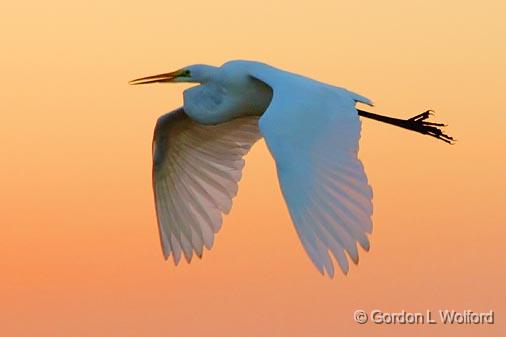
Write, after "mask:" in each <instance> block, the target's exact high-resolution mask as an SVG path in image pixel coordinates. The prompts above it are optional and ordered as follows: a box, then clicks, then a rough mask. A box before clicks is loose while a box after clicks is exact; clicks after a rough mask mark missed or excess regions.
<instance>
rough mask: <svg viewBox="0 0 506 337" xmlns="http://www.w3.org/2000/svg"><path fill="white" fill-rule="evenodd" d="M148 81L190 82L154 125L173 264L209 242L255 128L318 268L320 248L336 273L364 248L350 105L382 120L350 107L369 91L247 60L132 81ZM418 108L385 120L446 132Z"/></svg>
mask: <svg viewBox="0 0 506 337" xmlns="http://www.w3.org/2000/svg"><path fill="white" fill-rule="evenodd" d="M152 82H196V83H199V85H197V86H194V87H192V88H189V89H187V90H186V91H185V92H184V107H183V108H180V109H177V110H176V111H173V112H171V113H169V114H167V115H165V116H162V117H161V118H160V119H159V120H158V123H157V126H156V128H155V136H154V140H153V188H154V192H155V202H156V210H157V216H158V225H159V231H160V239H161V243H162V248H163V251H164V255H165V257H166V258H167V257H168V256H169V255H172V256H173V259H174V261H175V263H176V264H177V263H178V262H179V260H180V257H181V254H183V255H184V256H185V258H186V260H187V261H190V260H191V258H192V256H193V253H194V252H195V253H196V254H197V255H198V256H199V257H200V256H202V252H203V247H204V246H205V247H207V248H208V249H210V248H211V246H212V244H213V240H214V233H216V232H217V231H218V230H219V228H220V226H221V223H222V214H223V213H228V212H229V211H230V208H231V206H232V198H233V197H234V196H235V195H236V193H237V183H238V181H239V179H240V178H241V171H242V168H243V166H244V160H243V156H244V155H245V154H246V153H247V152H248V151H249V149H250V148H251V146H252V145H253V144H254V143H255V142H256V140H258V139H259V138H260V137H262V136H263V137H264V138H265V140H266V143H267V146H268V148H269V150H270V152H271V154H272V155H273V157H274V159H275V162H276V167H277V172H278V178H279V181H280V185H281V190H282V192H283V196H284V198H285V201H286V203H287V206H288V209H289V211H290V216H291V218H292V221H293V223H294V224H295V228H296V230H297V233H298V234H299V237H300V239H301V241H302V243H303V246H304V248H305V249H306V252H307V253H308V255H309V256H310V258H311V260H312V262H313V263H314V264H315V266H316V267H317V268H318V269H319V270H320V272H321V273H324V272H325V271H326V272H327V274H328V275H329V276H331V277H332V276H333V274H334V263H333V260H332V258H331V257H330V256H329V253H330V254H331V256H333V257H334V260H335V261H337V263H338V264H339V266H340V267H341V269H342V270H343V272H344V273H346V272H347V271H348V268H349V266H348V258H350V259H351V261H353V262H354V263H357V262H358V251H357V245H356V244H357V243H358V244H359V245H360V246H362V247H363V248H364V249H365V250H368V249H369V240H368V237H367V235H368V234H370V233H371V231H372V222H371V215H372V190H371V188H370V186H369V184H368V182H367V177H366V175H365V172H364V169H363V166H362V163H361V162H360V160H359V159H358V157H357V152H358V140H359V137H360V120H359V113H360V112H362V113H366V114H369V115H370V116H373V117H371V118H374V119H378V120H382V119H381V118H383V119H384V118H389V117H384V116H381V115H375V114H371V113H367V112H363V111H361V110H359V111H357V109H356V108H355V103H356V102H361V103H365V104H369V105H372V103H371V101H370V100H369V99H367V98H365V97H363V96H361V95H358V94H355V93H353V92H350V91H348V90H346V89H343V88H338V87H334V86H331V85H328V84H324V83H321V82H318V81H315V80H312V79H309V78H307V77H303V76H300V75H297V74H293V73H289V72H285V71H282V70H279V69H276V68H274V67H271V66H269V65H266V64H263V63H259V62H252V61H231V62H228V63H225V64H224V65H223V66H221V67H212V66H207V65H194V66H189V67H186V68H183V69H181V70H178V71H176V72H173V73H167V74H162V75H156V76H150V77H145V78H141V79H138V80H134V81H133V84H143V83H152ZM374 116H376V117H374ZM420 116H421V115H420ZM420 116H417V117H414V118H415V119H410V120H407V121H403V120H398V119H393V118H390V119H391V120H395V121H398V122H391V121H386V122H387V123H391V124H395V125H398V126H402V127H405V128H408V129H411V130H415V131H418V132H422V133H428V134H431V133H430V132H435V131H434V130H433V129H436V130H437V131H438V132H439V133H438V134H437V135H435V136H436V137H438V138H442V136H441V135H443V136H445V137H447V136H446V135H444V134H442V133H441V132H440V130H439V129H437V128H435V127H434V126H433V125H436V124H433V123H428V122H423V120H424V119H426V118H427V116H425V115H424V116H422V117H420ZM368 117H369V116H368ZM416 118H418V119H416ZM383 121H384V120H383ZM403 123H404V124H403ZM431 128H432V129H431ZM436 133H437V132H436ZM431 135H434V134H431ZM442 139H443V140H445V139H444V138H442ZM450 139H451V137H450Z"/></svg>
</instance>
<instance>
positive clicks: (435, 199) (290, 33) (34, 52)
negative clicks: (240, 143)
mask: <svg viewBox="0 0 506 337" xmlns="http://www.w3.org/2000/svg"><path fill="white" fill-rule="evenodd" d="M504 13H506V3H505V2H504V1H487V0H485V1H480V2H479V3H476V4H474V5H471V4H469V3H468V2H466V1H435V0H426V1H400V0H398V1H390V0H383V1H346V2H338V1H320V0H315V1H307V2H305V4H299V3H298V2H296V1H276V2H273V1H266V0H261V1H248V2H239V1H225V0H216V1H205V2H204V1H202V2H197V1H142V2H139V1H95V0H93V1H86V2H79V3H77V2H72V1H56V0H55V1H52V0H48V1H26V2H12V1H11V2H7V3H5V4H3V5H2V12H1V13H0V38H1V45H2V49H1V51H2V52H1V54H2V55H1V62H0V76H1V81H0V98H1V99H0V108H1V116H2V117H1V121H2V122H1V124H0V144H1V145H0V153H1V165H0V186H1V189H0V224H1V226H0V272H1V275H0V335H1V336H6V337H21V336H30V337H31V336H37V337H46V336H47V337H60V336H61V337H97V336H99V337H101V336H104V337H106V336H107V337H110V336H118V337H119V336H121V337H128V336H132V337H134V336H136V337H137V336H150V337H158V336H160V337H161V336H189V337H191V336H208V337H214V336H216V337H228V336H290V337H298V336H301V337H302V336H310V337H320V336H321V337H326V336H408V335H409V336H427V335H430V336H457V335H462V336H464V335H465V336H470V335H473V336H504V335H506V318H505V317H506V291H505V284H506V270H505V267H506V265H505V239H506V235H505V233H506V228H505V225H506V220H505V218H506V202H505V201H506V193H505V190H506V179H505V173H504V170H505V164H506V155H505V153H506V136H505V129H506V114H505V112H506V111H505V106H506V43H505V36H506V24H505V21H504ZM238 58H243V59H255V60H261V61H264V62H267V63H269V64H273V65H275V66H278V67H280V68H283V69H287V70H291V71H294V72H298V73H301V74H305V75H308V76H310V77H314V78H317V79H319V80H322V81H325V82H329V83H332V84H335V85H339V86H343V87H346V88H349V89H351V90H354V91H357V92H359V93H362V94H364V95H366V96H367V97H370V98H371V99H373V100H374V101H375V103H376V106H375V107H374V108H372V109H371V111H373V112H376V113H383V114H388V115H394V116H399V117H410V116H412V115H414V114H417V113H420V112H422V111H424V110H425V109H428V108H432V109H435V110H436V111H438V115H437V116H436V120H439V121H444V122H447V123H449V124H450V127H449V129H448V132H449V133H450V134H451V135H454V136H455V137H456V138H458V140H459V142H458V143H457V145H455V146H449V145H446V144H444V143H443V142H439V141H436V140H434V139H431V138H429V137H424V136H422V135H418V134H415V133H412V132H408V131H404V130H401V129H398V128H395V127H391V126H388V125H383V124H381V123H377V122H374V121H368V120H365V121H364V122H363V129H362V138H361V141H360V158H361V159H362V160H363V162H364V164H365V167H366V170H367V173H368V176H369V180H370V183H371V185H372V186H373V188H374V215H373V220H374V232H373V235H372V236H371V241H372V248H371V251H370V252H369V253H364V252H361V260H360V263H359V265H358V266H353V267H352V268H351V270H350V273H349V275H348V276H346V277H345V276H343V275H342V274H340V273H338V274H336V277H335V279H334V280H329V279H327V278H324V277H322V276H321V275H320V274H319V273H318V272H317V271H316V269H315V268H314V267H313V266H312V265H311V263H310V261H309V259H308V258H307V256H306V255H305V253H304V251H303V249H302V246H301V244H300V242H299V239H298V238H297V235H296V233H295V230H294V228H293V226H292V224H291V222H290V219H289V216H288V212H287V210H286V207H285V205H284V202H283V200H282V197H281V194H280V190H279V187H278V183H277V178H276V173H275V168H274V163H273V160H272V159H271V157H270V155H269V154H268V151H267V149H266V146H265V143H264V142H263V141H261V142H259V143H258V144H256V145H255V146H254V148H253V150H252V151H251V153H250V154H249V155H248V156H247V158H246V161H247V166H246V169H245V172H244V176H243V179H242V181H241V183H240V190H239V195H238V197H237V198H236V199H235V203H234V207H233V209H232V212H231V214H230V215H228V216H226V217H225V220H224V224H223V228H222V230H221V232H220V233H219V234H218V235H217V238H216V241H215V246H214V248H213V250H212V251H210V252H206V253H205V254H204V258H203V260H198V259H197V260H195V261H193V262H192V263H191V265H187V264H186V263H182V264H181V265H180V266H178V267H177V268H176V267H174V266H173V264H172V262H169V263H165V262H164V261H163V259H162V254H161V250H160V247H159V241H158V233H157V229H156V221H155V213H154V208H153V197H152V192H151V176H150V170H151V163H150V156H151V149H150V147H151V135H152V129H153V126H154V123H155V120H156V118H157V117H158V116H159V115H161V114H162V113H164V112H167V111H170V110H172V109H173V108H175V107H177V106H179V105H181V102H182V96H181V92H182V90H183V89H184V88H185V87H187V86H185V85H179V86H177V85H173V86H168V85H152V86H142V87H131V86H128V85H127V81H128V80H131V79H133V78H137V77H140V76H145V75H151V74H157V73H161V72H166V71H170V70H175V69H177V68H180V67H182V66H185V65H189V64H193V63H208V64H214V65H219V64H222V63H223V62H225V61H227V60H229V59H238ZM376 308H378V309H382V310H384V311H394V312H396V311H401V310H403V309H404V310H407V311H423V312H424V311H425V310H427V309H430V310H433V312H434V313H437V310H438V309H455V310H465V309H470V310H473V311H488V310H490V309H493V310H494V311H495V317H496V323H495V324H494V325H478V326H469V325H467V326H466V325H464V326H463V325H454V326H444V325H442V324H438V325H423V326H420V325H418V326H409V325H374V324H370V323H369V324H365V325H359V324H357V323H355V322H354V321H353V312H354V311H355V310H356V309H364V310H367V311H369V310H372V309H376Z"/></svg>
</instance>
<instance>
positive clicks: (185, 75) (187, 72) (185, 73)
mask: <svg viewBox="0 0 506 337" xmlns="http://www.w3.org/2000/svg"><path fill="white" fill-rule="evenodd" d="M190 75H191V73H190V71H189V70H185V71H183V73H182V74H181V76H183V77H190Z"/></svg>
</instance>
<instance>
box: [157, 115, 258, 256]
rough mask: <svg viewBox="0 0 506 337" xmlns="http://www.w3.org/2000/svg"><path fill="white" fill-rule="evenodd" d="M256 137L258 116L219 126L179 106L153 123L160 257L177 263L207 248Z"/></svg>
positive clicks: (226, 208)
mask: <svg viewBox="0 0 506 337" xmlns="http://www.w3.org/2000/svg"><path fill="white" fill-rule="evenodd" d="M259 137H260V135H259V131H258V117H242V118H237V119H234V120H232V121H229V122H226V123H222V124H219V125H202V124H199V123H196V122H194V121H193V120H191V119H190V118H189V117H188V116H187V115H186V114H185V113H184V110H183V108H180V109H178V110H175V111H173V112H170V113H168V114H166V115H164V116H162V117H160V118H159V119H158V122H157V124H156V127H155V132H154V137H153V190H154V194H155V203H156V214H157V219H158V229H159V233H160V241H161V244H162V249H163V254H164V256H165V258H168V257H169V256H170V254H172V257H173V259H174V263H176V264H177V263H178V262H179V260H180V258H181V252H183V254H184V256H185V258H186V260H187V261H188V262H190V261H191V258H192V256H193V252H194V251H195V253H196V254H197V255H198V256H199V257H201V256H202V253H203V247H204V246H205V247H207V249H210V248H211V247H212V245H213V240H214V233H216V232H218V230H219V229H220V227H221V223H222V213H228V212H229V211H230V208H231V207H232V198H233V197H234V196H235V195H236V193H237V182H238V181H239V180H240V179H241V172H242V168H243V166H244V159H243V156H244V155H245V154H246V153H247V152H248V151H249V149H250V148H251V146H252V145H253V144H254V143H255V141H257V140H258V138H259Z"/></svg>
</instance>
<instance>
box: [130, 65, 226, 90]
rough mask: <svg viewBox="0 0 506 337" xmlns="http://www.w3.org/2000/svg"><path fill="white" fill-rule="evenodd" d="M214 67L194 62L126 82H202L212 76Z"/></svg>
mask: <svg viewBox="0 0 506 337" xmlns="http://www.w3.org/2000/svg"><path fill="white" fill-rule="evenodd" d="M216 69H218V68H217V67H213V66H208V65H205V64H195V65H192V66H188V67H184V68H181V69H179V70H176V71H172V72H169V73H164V74H159V75H154V76H148V77H141V78H137V79H135V80H132V81H130V82H128V83H129V84H132V85H137V84H148V83H177V82H186V83H204V82H207V81H208V80H209V79H211V78H212V77H213V76H214V74H215V72H216Z"/></svg>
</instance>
